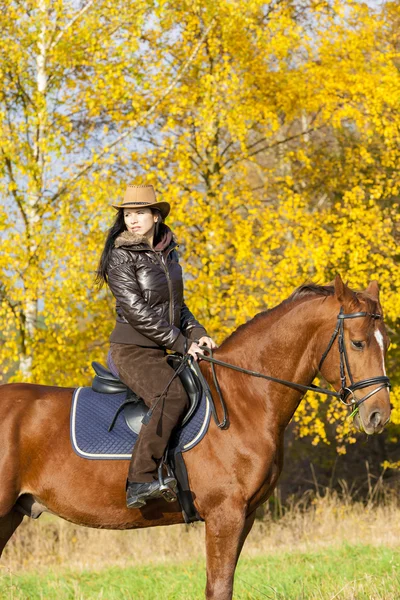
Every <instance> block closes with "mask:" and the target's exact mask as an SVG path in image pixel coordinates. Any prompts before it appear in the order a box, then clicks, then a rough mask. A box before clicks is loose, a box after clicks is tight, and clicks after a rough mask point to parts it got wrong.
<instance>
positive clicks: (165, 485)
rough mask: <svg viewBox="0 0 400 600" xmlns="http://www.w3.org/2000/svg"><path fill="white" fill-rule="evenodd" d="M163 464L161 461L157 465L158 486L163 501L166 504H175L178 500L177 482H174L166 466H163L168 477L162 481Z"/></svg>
mask: <svg viewBox="0 0 400 600" xmlns="http://www.w3.org/2000/svg"><path fill="white" fill-rule="evenodd" d="M164 464H165V463H164V461H161V462H160V464H159V465H158V481H159V484H160V486H159V489H160V492H161V495H162V497H163V498H164V500H166V501H167V502H176V501H177V499H178V496H177V491H178V482H177V481H176V479H175V477H174V475H173V473H172V471H171V469H170V468H169V466H168V465H167V464H165V466H166V468H167V473H168V477H167V478H166V479H164V475H163V466H164Z"/></svg>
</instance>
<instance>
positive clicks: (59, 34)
mask: <svg viewBox="0 0 400 600" xmlns="http://www.w3.org/2000/svg"><path fill="white" fill-rule="evenodd" d="M96 1H97V0H89V2H87V3H86V4H85V6H83V7H82V8H81V10H80V11H79V12H77V13H76V15H75V16H74V17H73V18H72V19H71V20H70V21H69V23H67V25H66V26H65V27H64V29H61V31H59V33H58V35H57V36H56V37H55V38H54V40H53V41H52V42H51V44H50V45H49V48H48V49H49V50H52V49H53V48H54V47H55V46H57V44H58V42H59V41H60V40H61V38H62V37H63V35H64V33H65V32H66V31H68V29H70V27H72V25H73V24H74V23H75V22H76V21H77V20H78V19H79V17H81V16H82V15H83V14H84V13H85V12H86V11H87V10H88V9H89V8H90V7H91V6H92V5H93V4H94V3H95V2H96Z"/></svg>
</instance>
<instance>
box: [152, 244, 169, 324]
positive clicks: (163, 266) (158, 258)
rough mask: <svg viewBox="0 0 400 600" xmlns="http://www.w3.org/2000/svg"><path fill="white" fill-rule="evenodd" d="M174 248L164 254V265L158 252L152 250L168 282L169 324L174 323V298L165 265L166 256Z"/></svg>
mask: <svg viewBox="0 0 400 600" xmlns="http://www.w3.org/2000/svg"><path fill="white" fill-rule="evenodd" d="M173 249H174V248H171V249H170V250H169V251H168V254H166V255H165V265H164V263H163V260H162V258H160V257H159V256H158V253H157V252H156V251H155V250H154V253H155V255H156V257H157V260H158V262H159V263H160V265H161V266H162V268H163V269H164V272H165V275H166V277H167V283H168V291H169V320H170V323H171V325H173V324H174V300H173V296H172V282H171V277H170V276H169V271H168V267H167V258H168V256H169V254H170V252H172V250H173Z"/></svg>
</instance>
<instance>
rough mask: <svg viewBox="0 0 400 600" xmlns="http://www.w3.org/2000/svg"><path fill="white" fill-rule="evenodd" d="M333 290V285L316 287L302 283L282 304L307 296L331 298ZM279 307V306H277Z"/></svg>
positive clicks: (311, 283)
mask: <svg viewBox="0 0 400 600" xmlns="http://www.w3.org/2000/svg"><path fill="white" fill-rule="evenodd" d="M334 293H335V288H334V286H333V285H317V284H316V283H313V282H310V283H304V284H303V285H300V286H299V287H298V288H296V289H295V290H294V292H292V293H291V294H290V296H289V298H287V300H284V301H283V302H294V301H296V300H302V299H303V298H308V297H309V296H333V295H334ZM279 306H280V305H279Z"/></svg>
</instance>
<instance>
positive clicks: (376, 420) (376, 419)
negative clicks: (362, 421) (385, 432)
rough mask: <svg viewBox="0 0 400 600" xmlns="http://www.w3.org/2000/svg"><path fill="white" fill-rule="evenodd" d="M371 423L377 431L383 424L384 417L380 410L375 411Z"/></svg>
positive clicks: (370, 419) (370, 418) (371, 416)
mask: <svg viewBox="0 0 400 600" xmlns="http://www.w3.org/2000/svg"><path fill="white" fill-rule="evenodd" d="M369 422H370V423H371V425H372V426H373V427H374V428H375V429H376V428H377V427H378V426H379V425H380V424H381V423H382V416H381V413H380V412H379V410H374V412H373V413H371V415H370V417H369Z"/></svg>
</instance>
